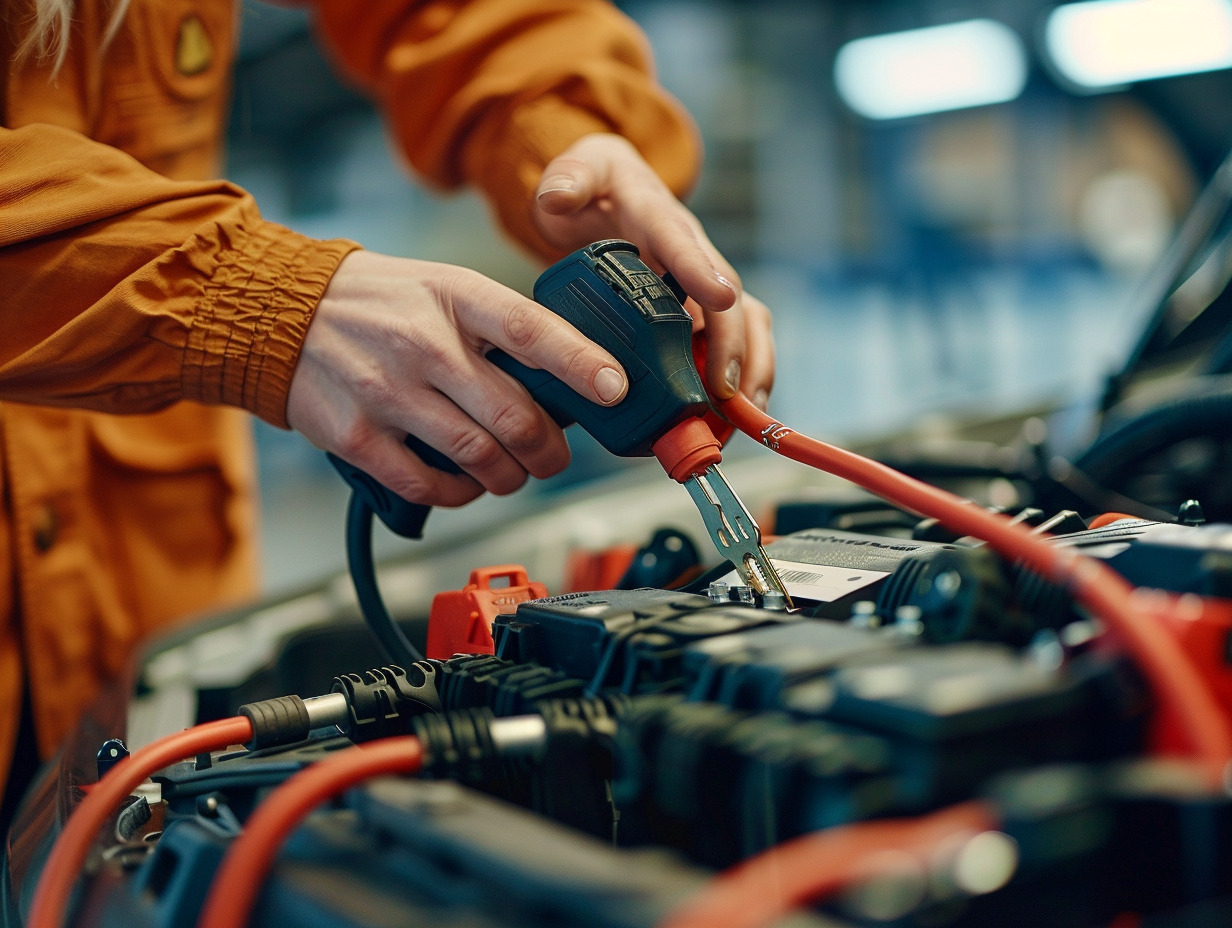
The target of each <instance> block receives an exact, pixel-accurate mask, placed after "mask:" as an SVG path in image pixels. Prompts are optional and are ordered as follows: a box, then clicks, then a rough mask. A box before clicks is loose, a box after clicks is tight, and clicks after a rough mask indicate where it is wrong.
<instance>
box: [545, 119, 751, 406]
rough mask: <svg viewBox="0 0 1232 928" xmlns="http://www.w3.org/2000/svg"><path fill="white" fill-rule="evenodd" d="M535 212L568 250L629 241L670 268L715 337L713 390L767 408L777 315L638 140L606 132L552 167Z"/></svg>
mask: <svg viewBox="0 0 1232 928" xmlns="http://www.w3.org/2000/svg"><path fill="white" fill-rule="evenodd" d="M533 215H534V219H535V223H536V225H537V226H538V227H539V231H540V232H541V233H542V234H543V236H544V238H546V239H547V241H548V242H549V243H550V244H551V245H553V246H555V247H557V248H560V249H561V250H563V251H573V250H574V249H577V248H581V247H583V246H584V245H588V244H590V243H591V242H594V241H598V240H599V239H604V238H623V239H626V240H628V241H630V242H633V243H634V244H635V245H637V246H638V248H639V249H640V250H641V254H642V260H644V261H645V262H646V263H647V264H649V265H650V266H651V267H652V268H654V269H655V270H656V271H658V272H659V273H663V272H664V271H670V272H671V273H672V275H673V276H674V277H675V278H676V280H677V281H679V282H680V285H681V286H682V287H684V290H685V292H686V293H688V294H689V297H690V299H689V300H688V302H686V304H685V308H686V309H688V310H689V312H690V313H691V314H692V316H693V325H694V329H696V330H702V329H704V331H705V334H706V341H707V352H706V371H705V373H704V377H705V381H706V387H707V389H708V390H709V391H710V393H711V394H712V395H713V396H715V397H717V398H718V399H728V398H730V397H731V396H732V395H733V394H734V393H735V392H736V390H741V391H743V392H744V394H745V395H746V396H748V397H749V399H751V400H752V401H753V402H754V404H756V405H757V406H759V407H760V408H762V409H765V407H766V403H767V401H768V400H769V396H770V388H771V387H772V386H773V385H774V342H773V339H772V337H771V332H770V310H769V309H768V308H767V307H766V305H765V304H764V303H762V302H761V300H759V299H757V298H756V297H753V296H751V295H749V294H748V293H745V292H744V291H743V288H742V287H741V285H740V277H739V276H738V275H737V274H736V272H735V270H734V269H733V268H732V266H731V265H730V264H728V263H727V261H726V260H725V259H724V257H723V256H722V255H721V254H719V251H718V249H716V248H715V247H714V245H713V244H712V243H711V242H710V239H709V238H707V237H706V233H705V231H704V230H703V229H702V226H701V223H700V222H699V221H698V220H697V217H696V216H694V215H693V214H692V213H691V212H690V211H689V210H688V209H687V208H686V207H685V206H684V204H683V203H681V202H680V201H679V200H677V199H676V197H675V195H674V194H673V193H672V192H671V190H669V189H668V187H667V185H666V184H664V183H663V181H662V180H660V179H659V176H658V175H657V174H655V172H654V170H653V169H652V168H651V167H650V165H648V164H647V163H646V161H645V160H644V159H643V158H642V156H641V154H639V152H638V151H637V149H636V148H634V147H633V145H632V144H631V143H630V142H629V141H627V140H626V139H624V138H622V137H621V136H619V135H612V134H609V133H596V134H593V135H587V136H584V137H583V138H581V139H579V140H578V141H576V142H574V143H573V145H571V146H570V147H569V148H568V149H566V150H565V151H564V152H563V153H562V154H560V155H559V156H557V157H556V158H555V159H553V160H552V162H551V163H550V164H548V166H547V167H546V168H545V169H544V171H543V177H542V179H541V180H540V181H539V188H538V190H537V191H536V199H535V205H534V213H533Z"/></svg>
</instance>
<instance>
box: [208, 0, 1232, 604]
mask: <svg viewBox="0 0 1232 928" xmlns="http://www.w3.org/2000/svg"><path fill="white" fill-rule="evenodd" d="M619 5H620V6H621V7H622V8H623V9H624V10H625V11H626V12H627V13H628V14H629V15H630V16H632V17H633V18H634V19H635V20H637V21H638V22H639V23H640V24H641V25H642V27H643V28H644V29H645V31H646V32H647V34H648V36H649V38H650V41H651V43H652V45H653V47H654V50H655V54H656V58H657V61H658V66H659V72H660V77H661V79H662V81H663V83H664V84H665V85H666V86H667V87H668V88H669V89H670V90H671V91H672V92H673V93H675V94H676V95H677V96H678V97H679V98H680V99H681V100H682V101H683V102H684V104H685V105H686V107H687V108H688V109H689V110H690V111H691V112H692V113H693V115H694V117H695V118H696V119H697V121H698V123H699V125H700V127H701V131H702V135H703V138H704V141H705V145H706V151H707V160H706V168H705V173H704V174H703V177H702V180H701V183H700V185H699V186H698V188H697V190H696V192H695V194H694V196H693V197H692V198H691V200H690V204H689V205H690V206H691V207H692V208H693V209H694V211H695V212H696V213H697V214H698V216H699V217H700V218H701V220H702V222H703V223H704V224H705V226H706V228H707V230H708V231H709V233H710V235H711V237H712V238H713V240H714V241H715V243H716V244H717V245H718V247H719V248H720V249H721V250H722V251H723V252H724V253H725V254H726V255H727V257H728V258H729V259H730V260H731V261H732V263H733V264H734V265H735V266H736V268H737V269H738V270H739V271H740V273H741V274H742V276H743V279H744V281H745V284H746V286H747V288H748V289H749V290H750V291H752V292H754V293H756V294H758V295H759V296H760V297H761V298H762V299H763V300H765V301H766V302H767V303H768V304H769V305H770V306H771V308H772V310H773V311H774V314H775V326H776V335H777V341H778V350H779V374H778V383H777V386H776V390H775V393H774V396H773V398H772V407H771V408H772V411H773V412H774V413H775V414H776V415H777V416H778V417H779V418H781V419H782V420H783V421H785V422H788V423H790V424H792V425H793V426H794V427H796V428H798V429H799V430H802V431H806V432H808V433H810V434H813V435H816V436H818V437H824V438H826V439H828V440H833V441H838V442H850V441H861V440H867V439H871V438H873V437H877V436H884V435H890V434H893V433H895V432H898V431H901V430H904V429H907V428H912V429H917V430H918V429H919V428H921V427H926V426H927V425H928V424H929V423H938V427H941V425H940V424H941V423H944V422H945V421H947V420H956V419H962V418H964V417H977V416H978V417H986V416H992V415H997V414H1000V413H1007V414H1008V413H1011V412H1016V411H1020V410H1030V409H1034V408H1041V409H1043V408H1052V407H1057V406H1070V407H1075V408H1079V409H1081V408H1083V407H1084V406H1092V405H1094V404H1095V403H1096V402H1097V401H1098V398H1099V396H1100V394H1101V392H1102V390H1103V386H1104V382H1105V380H1106V378H1107V376H1108V374H1109V373H1110V372H1111V371H1112V370H1114V369H1116V368H1117V367H1118V366H1119V365H1120V364H1122V363H1123V362H1124V359H1125V357H1126V356H1127V353H1128V352H1130V351H1131V349H1132V347H1133V345H1134V343H1135V341H1136V339H1137V338H1138V336H1139V334H1140V332H1141V330H1142V326H1143V325H1144V323H1145V321H1146V319H1147V317H1148V316H1149V315H1150V314H1151V312H1152V311H1153V309H1154V306H1153V305H1151V304H1150V302H1149V301H1143V300H1142V299H1140V298H1138V297H1139V296H1140V294H1141V293H1142V287H1143V281H1144V280H1146V279H1148V277H1149V275H1150V273H1151V271H1152V269H1153V268H1157V267H1158V266H1159V263H1160V261H1161V260H1162V256H1163V255H1164V254H1165V250H1166V249H1167V248H1168V246H1169V243H1170V242H1171V241H1172V239H1173V237H1174V234H1175V231H1176V229H1177V226H1178V223H1179V222H1180V221H1181V219H1182V218H1183V217H1184V216H1185V215H1186V213H1187V211H1189V209H1190V207H1191V204H1192V203H1193V202H1194V198H1195V196H1196V195H1197V194H1198V192H1199V191H1200V190H1201V189H1202V188H1203V186H1204V185H1206V184H1207V183H1208V181H1209V179H1210V178H1211V177H1212V175H1213V174H1214V172H1215V171H1216V169H1217V168H1218V167H1219V165H1220V163H1221V162H1222V161H1223V158H1224V156H1225V154H1226V152H1227V149H1228V146H1229V143H1230V142H1232V71H1229V70H1228V69H1229V68H1232V2H1227V0H1103V2H1078V3H1069V4H1057V3H1055V2H1045V0H984V2H980V0H885V2H877V0H865V2H837V0H830V2H824V0H812V2H775V0H769V2H767V0H758V2H726V3H722V2H700V0H698V2H694V0H634V2H623V3H620V4H619ZM230 136H231V137H230V162H229V165H228V176H229V177H230V178H231V179H232V180H234V181H236V182H237V183H239V184H241V185H242V186H244V187H246V188H248V189H249V190H251V191H252V192H253V193H254V195H255V196H256V198H257V200H258V202H259V203H260V204H261V205H262V209H263V211H264V213H265V215H266V217H267V218H270V219H274V220H276V221H279V222H282V223H285V224H287V225H289V226H291V227H293V228H295V229H298V230H299V231H301V232H305V233H307V234H310V235H318V236H322V237H335V236H342V237H349V238H353V239H356V240H358V241H359V242H361V243H363V244H364V245H365V246H367V247H369V248H372V249H375V250H379V251H384V252H388V253H391V254H398V255H408V256H415V257H419V258H426V259H433V260H441V261H449V262H453V263H458V264H465V265H467V266H470V267H473V268H476V269H478V270H480V271H483V272H484V273H486V274H488V275H490V276H492V277H494V278H496V279H498V280H501V281H503V282H505V283H507V284H509V285H510V286H513V287H515V288H516V289H518V290H520V291H522V292H524V293H529V292H530V288H531V285H532V284H533V281H534V279H535V276H536V274H537V272H538V270H539V268H538V267H537V266H535V265H534V264H533V263H531V262H530V261H529V260H527V259H526V258H525V257H524V256H523V255H521V254H520V253H519V252H518V251H517V250H516V249H515V248H513V247H512V246H511V245H509V244H508V243H506V242H504V241H503V240H502V239H501V238H500V237H499V235H498V234H497V233H496V232H495V231H494V230H493V227H492V224H491V223H490V222H489V220H488V217H487V214H486V210H485V207H484V205H483V203H482V202H481V201H479V200H478V199H477V198H475V197H473V196H471V195H467V194H462V195H456V196H449V197H442V196H439V195H437V194H434V193H432V192H430V191H427V190H425V189H424V188H422V187H419V186H417V185H416V183H415V181H414V180H413V179H412V178H411V177H409V176H408V174H407V173H406V172H405V170H404V169H403V167H402V166H401V164H400V162H399V160H398V158H397V156H396V155H394V154H393V153H392V152H391V149H390V147H389V145H388V143H387V140H386V138H385V135H384V133H383V130H382V126H381V123H380V121H379V119H378V118H377V116H376V115H375V114H374V113H373V111H372V109H371V108H370V107H369V106H368V104H367V103H366V102H365V101H364V99H363V98H362V97H360V96H359V95H358V94H356V93H355V92H354V91H353V90H350V89H348V88H347V87H346V86H345V85H344V84H342V83H341V82H339V80H338V79H337V78H336V77H334V76H333V74H332V73H331V71H330V68H329V65H328V64H327V63H326V61H325V60H324V58H323V57H322V55H321V53H320V51H319V50H318V48H317V46H316V45H315V44H314V42H313V39H312V36H311V24H310V22H309V20H308V17H307V15H306V14H304V13H303V12H301V11H297V10H289V9H284V8H281V7H275V6H269V5H265V4H261V3H254V2H247V3H245V6H244V20H243V26H242V49H241V67H240V69H239V71H238V73H237V80H236V86H235V95H234V112H233V117H232V121H231V130H230ZM1075 421H1081V417H1077V419H1076V420H1075ZM258 428H259V432H258V441H259V447H260V449H261V461H262V487H263V501H264V502H263V505H264V514H265V551H266V567H267V589H268V590H269V591H270V592H278V591H281V590H283V589H286V588H289V587H292V586H295V585H297V584H300V583H303V582H309V581H312V580H315V579H320V577H321V576H322V573H323V572H327V571H332V570H335V569H337V568H338V567H339V566H340V565H341V562H342V551H343V547H342V524H343V516H342V512H343V508H344V504H345V497H346V493H345V490H344V486H343V484H342V482H341V480H339V479H338V478H337V477H336V476H334V475H333V473H332V471H331V470H329V468H328V465H326V463H325V461H324V458H323V456H322V455H321V454H320V453H319V452H317V451H315V450H314V449H312V448H311V447H310V446H308V445H307V444H306V443H305V442H303V441H302V440H301V439H299V438H298V437H297V436H295V435H291V434H289V433H283V432H279V431H277V430H274V429H271V428H268V427H265V426H260V425H259V426H258ZM569 434H570V443H571V445H572V447H573V449H574V456H575V462H574V465H573V467H571V469H570V471H569V472H568V473H567V474H565V475H562V477H560V478H556V479H554V480H552V481H547V482H544V483H540V484H536V485H534V486H532V487H530V488H528V489H526V490H524V491H522V492H521V493H519V494H516V496H515V497H514V498H512V499H510V500H484V501H481V502H480V503H479V504H476V505H474V506H471V507H467V508H466V509H465V510H461V511H458V512H448V513H439V514H435V515H434V516H433V520H434V521H433V523H430V527H431V529H432V530H440V529H441V526H445V529H444V530H446V531H447V530H448V527H449V526H450V525H451V524H455V523H456V524H468V525H472V526H473V525H475V524H479V523H481V522H483V521H484V520H493V519H501V518H505V517H506V516H507V515H508V514H510V513H511V512H514V511H525V510H526V507H528V506H534V505H535V500H536V499H539V500H542V499H543V498H544V496H545V495H550V494H552V493H554V492H557V491H558V490H559V489H561V488H563V487H576V486H577V485H578V484H579V483H581V482H584V481H587V480H590V479H593V478H594V477H596V476H598V475H600V474H603V473H606V472H609V471H612V470H613V469H625V468H628V467H629V464H628V462H621V461H616V460H614V459H612V458H610V457H609V456H607V455H606V453H605V452H603V451H602V450H601V449H598V448H597V447H595V446H593V445H592V444H591V443H590V442H589V441H588V439H587V437H586V436H585V435H583V434H577V433H576V430H573V431H571V432H570V433H569ZM751 450H752V449H751V445H750V443H748V442H747V441H745V442H744V443H743V445H739V444H737V445H736V446H734V447H733V449H732V451H731V453H732V454H735V455H739V454H742V453H744V452H747V451H751ZM650 466H654V465H650ZM403 544H404V543H400V542H396V541H394V540H393V539H389V538H384V539H381V541H380V543H379V544H378V552H380V553H383V554H386V555H388V554H391V553H396V552H397V551H399V550H401V546H402V545H403Z"/></svg>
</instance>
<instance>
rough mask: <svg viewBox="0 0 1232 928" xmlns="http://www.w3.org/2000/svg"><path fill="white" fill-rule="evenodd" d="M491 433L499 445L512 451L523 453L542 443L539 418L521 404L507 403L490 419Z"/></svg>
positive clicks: (542, 437)
mask: <svg viewBox="0 0 1232 928" xmlns="http://www.w3.org/2000/svg"><path fill="white" fill-rule="evenodd" d="M492 432H493V434H495V435H496V437H497V438H498V439H499V441H500V443H501V444H502V445H504V446H505V447H506V448H509V449H510V450H513V451H525V450H529V449H531V448H535V447H537V446H539V445H541V444H542V443H543V440H544V436H543V428H542V423H541V422H540V420H539V417H538V416H537V415H535V414H534V413H533V412H532V411H530V410H528V409H527V408H526V406H525V404H523V403H509V404H508V405H506V406H505V407H504V408H502V409H500V410H498V411H497V413H496V415H495V416H494V417H493V419H492Z"/></svg>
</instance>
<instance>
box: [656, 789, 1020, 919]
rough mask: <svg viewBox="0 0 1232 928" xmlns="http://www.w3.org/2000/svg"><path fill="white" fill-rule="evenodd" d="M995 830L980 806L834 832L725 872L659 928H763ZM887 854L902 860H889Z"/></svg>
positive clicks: (963, 806)
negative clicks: (905, 861) (905, 859)
mask: <svg viewBox="0 0 1232 928" xmlns="http://www.w3.org/2000/svg"><path fill="white" fill-rule="evenodd" d="M995 828H997V820H996V817H995V815H994V814H993V811H992V809H991V808H990V807H989V806H987V805H986V804H984V803H980V802H966V803H962V804H960V805H956V806H950V807H949V808H947V809H942V810H941V811H939V812H933V813H932V814H930V815H925V816H921V817H919V818H914V819H897V820H886V821H874V822H857V823H854V824H851V825H838V826H835V827H833V828H827V829H826V830H825V831H818V832H814V833H813V834H809V835H805V836H803V837H801V838H796V839H794V840H792V841H787V842H784V843H783V844H780V845H777V846H776V847H772V848H770V850H768V851H765V852H763V853H761V854H758V855H757V856H756V857H752V858H750V859H748V860H746V861H744V862H743V863H741V864H738V865H736V866H735V867H733V868H731V869H730V870H727V871H726V872H724V873H721V874H720V875H719V876H718V877H716V878H715V879H714V880H713V881H711V882H710V883H708V884H707V885H706V886H705V888H704V889H702V891H701V892H700V893H698V894H697V895H695V896H693V897H692V898H690V899H689V900H687V901H686V902H685V903H684V904H683V905H682V906H680V908H679V909H677V910H676V911H675V912H672V913H671V914H669V915H668V917H667V918H666V919H665V920H663V921H662V922H660V923H659V925H658V928H762V926H764V925H770V924H773V923H774V922H776V921H777V920H778V919H780V918H782V917H783V916H784V915H786V914H787V913H788V912H790V911H791V910H792V909H794V908H796V907H798V906H801V905H804V904H806V903H809V902H817V901H820V899H821V898H822V897H823V896H826V895H829V894H831V893H834V892H836V891H838V890H840V889H842V888H844V887H846V886H848V885H850V884H851V883H853V882H856V881H858V880H862V879H867V878H869V877H872V876H876V875H878V874H879V873H882V872H885V870H886V868H887V866H892V865H894V864H897V865H900V866H901V863H902V856H901V855H902V854H904V853H906V854H909V855H911V856H913V857H915V858H917V859H919V860H921V861H922V862H923V863H924V864H925V865H927V864H928V858H929V857H930V856H931V855H932V854H934V853H935V852H936V851H937V850H938V849H940V848H944V847H945V846H946V845H947V844H948V843H950V842H952V841H955V840H956V839H960V838H963V837H966V836H968V835H972V834H978V833H980V832H985V831H991V830H994V829H995ZM887 852H896V853H895V855H894V856H893V857H888V856H887ZM891 872H892V870H891Z"/></svg>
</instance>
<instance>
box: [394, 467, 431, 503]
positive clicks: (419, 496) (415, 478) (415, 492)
mask: <svg viewBox="0 0 1232 928" xmlns="http://www.w3.org/2000/svg"><path fill="white" fill-rule="evenodd" d="M389 488H390V489H391V490H393V491H394V492H395V493H397V494H398V495H399V496H401V497H402V498H403V499H406V500H410V501H411V502H413V503H422V502H426V501H427V500H428V499H429V498H430V496H431V494H432V489H433V487H432V484H431V482H430V481H429V480H428V479H427V478H426V477H424V476H423V475H421V474H419V473H416V472H415V471H411V470H408V471H404V472H403V473H401V474H400V475H399V476H398V479H397V480H395V481H393V482H392V483H391V484H390V487H389Z"/></svg>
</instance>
